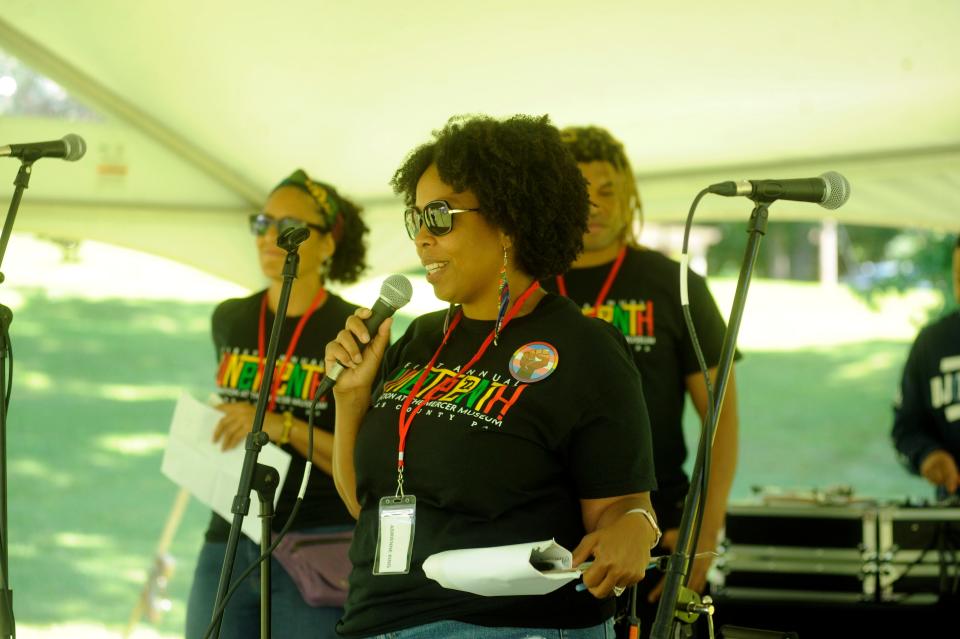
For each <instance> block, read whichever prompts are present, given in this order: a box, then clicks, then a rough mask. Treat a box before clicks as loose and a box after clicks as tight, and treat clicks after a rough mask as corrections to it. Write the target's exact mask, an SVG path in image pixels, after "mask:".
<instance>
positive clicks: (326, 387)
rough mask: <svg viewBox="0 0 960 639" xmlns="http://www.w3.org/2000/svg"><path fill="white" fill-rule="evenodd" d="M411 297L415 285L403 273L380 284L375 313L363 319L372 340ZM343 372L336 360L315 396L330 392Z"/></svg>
mask: <svg viewBox="0 0 960 639" xmlns="http://www.w3.org/2000/svg"><path fill="white" fill-rule="evenodd" d="M411 297H413V286H412V285H411V284H410V280H408V279H407V278H406V277H404V276H403V275H400V274H399V273H395V274H393V275H391V276H390V277H388V278H387V279H385V280H384V281H383V284H381V285H380V297H379V298H378V299H377V301H376V302H374V304H373V308H371V309H370V310H371V311H373V313H372V314H371V315H370V317H368V318H367V319H365V320H364V321H363V325H364V326H366V327H367V330H368V331H369V332H370V339H371V340H372V339H373V337H374V336H375V335H376V334H377V329H379V328H380V325H381V324H383V321H384V320H385V319H387V318H388V317H392V316H393V314H394V313H396V312H397V309H399V308H402V307H403V306H405V305H406V304H407V302H409V301H410V298H411ZM342 372H343V365H342V364H341V363H340V362H335V363H334V365H333V366H331V367H330V368H329V369H328V370H327V372H326V375H325V376H324V378H323V381H321V382H320V384H319V386H317V392H316V393H315V394H314V397H315V398H316V397H323V396H324V395H325V394H326V393H327V392H329V391H330V389H331V388H333V386H334V384H336V383H337V378H338V377H340V373H342Z"/></svg>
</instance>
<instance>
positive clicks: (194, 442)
mask: <svg viewBox="0 0 960 639" xmlns="http://www.w3.org/2000/svg"><path fill="white" fill-rule="evenodd" d="M222 417H223V413H222V412H220V411H218V410H217V409H215V408H213V407H211V406H208V405H206V404H204V403H202V402H199V401H197V400H196V399H194V398H193V397H191V396H190V395H188V394H186V393H184V394H182V395H181V396H180V399H178V400H177V406H176V408H175V409H174V411H173V420H172V421H171V422H170V436H169V438H168V439H167V450H166V452H164V455H163V465H162V466H161V467H160V470H161V471H162V472H163V474H164V475H166V476H167V477H169V478H170V479H171V480H173V481H174V483H176V484H177V485H179V486H182V487H183V488H186V489H187V490H188V491H190V494H191V495H193V496H194V497H196V498H197V499H199V500H200V501H201V502H203V503H204V504H206V505H207V506H209V507H210V508H211V509H213V511H214V512H216V513H217V514H219V515H220V516H221V517H223V518H225V519H226V520H227V521H233V513H232V512H230V509H231V508H232V507H233V498H234V497H235V496H236V494H237V487H238V486H239V485H240V471H241V470H243V458H244V456H245V455H246V452H247V451H246V450H245V449H244V447H243V446H242V445H240V446H236V447H235V448H232V449H231V450H228V451H225V452H224V451H222V450H220V444H219V443H216V444H214V443H213V441H212V439H213V430H214V428H215V427H216V425H217V422H219V421H220V419H221V418H222ZM257 461H258V462H259V463H261V464H263V465H265V466H272V467H274V468H276V469H277V472H279V473H280V483H279V486H283V482H284V480H285V479H286V477H287V470H289V468H290V461H291V458H290V453H288V452H286V451H285V450H283V449H282V448H280V447H279V446H275V445H273V444H267V445H266V446H264V447H263V448H262V449H261V450H260V455H259V456H258V458H257ZM279 497H280V490H279V489H278V490H277V491H276V493H275V494H274V497H273V505H274V506H276V505H277V499H279ZM259 514H260V501H259V499H258V498H257V494H256V492H254V491H251V492H250V511H249V512H248V513H247V516H246V517H244V518H243V525H242V528H241V530H242V531H243V532H244V534H246V535H247V536H248V537H249V538H250V539H252V540H253V541H254V542H255V543H257V544H259V543H260V527H261V522H260V517H259V516H258V515H259Z"/></svg>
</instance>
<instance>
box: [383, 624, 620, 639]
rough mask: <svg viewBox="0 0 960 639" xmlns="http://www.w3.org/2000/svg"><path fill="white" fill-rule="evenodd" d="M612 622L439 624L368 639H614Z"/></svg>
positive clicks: (406, 629) (425, 625)
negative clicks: (534, 625) (575, 625)
mask: <svg viewBox="0 0 960 639" xmlns="http://www.w3.org/2000/svg"><path fill="white" fill-rule="evenodd" d="M614 636H615V635H614V631H613V619H607V621H606V622H604V623H602V624H600V625H597V626H590V627H589V628H573V629H569V630H565V629H557V628H488V627H486V626H476V625H473V624H470V623H463V622H462V621H436V622H434V623H428V624H424V625H422V626H415V627H413V628H405V629H403V630H397V631H396V632H388V633H386V634H382V635H376V636H374V637H370V638H369V639H613V638H614Z"/></svg>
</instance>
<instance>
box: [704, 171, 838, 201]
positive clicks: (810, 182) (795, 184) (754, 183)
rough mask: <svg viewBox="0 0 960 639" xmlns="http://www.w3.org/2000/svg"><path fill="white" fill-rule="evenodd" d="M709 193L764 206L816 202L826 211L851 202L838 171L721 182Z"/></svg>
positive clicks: (710, 187)
mask: <svg viewBox="0 0 960 639" xmlns="http://www.w3.org/2000/svg"><path fill="white" fill-rule="evenodd" d="M707 191H708V192H710V193H714V194H716V195H724V196H727V197H734V196H737V195H744V196H746V197H748V198H750V199H751V200H757V201H762V202H773V201H774V200H794V201H797V202H815V203H816V204H819V205H820V206H822V207H823V208H825V209H836V208H840V207H841V206H843V204H844V203H845V202H846V201H847V200H848V199H850V183H849V182H847V178H845V177H843V176H842V175H840V174H839V173H837V172H836V171H827V172H826V173H824V174H822V175H821V176H820V177H815V178H800V179H793V180H740V181H739V182H719V183H717V184H711V185H710V186H708V187H707Z"/></svg>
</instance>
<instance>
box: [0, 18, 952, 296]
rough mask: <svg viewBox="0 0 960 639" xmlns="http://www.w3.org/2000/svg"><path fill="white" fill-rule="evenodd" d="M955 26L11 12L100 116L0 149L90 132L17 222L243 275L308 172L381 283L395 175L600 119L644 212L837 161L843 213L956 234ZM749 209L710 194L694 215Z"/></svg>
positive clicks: (32, 62)
mask: <svg viewBox="0 0 960 639" xmlns="http://www.w3.org/2000/svg"><path fill="white" fill-rule="evenodd" d="M958 25H960V3H957V2H955V1H954V0H919V1H913V2H906V1H902V2H896V1H877V2H865V1H856V2H854V1H851V2H835V1H827V0H811V2H806V3H803V4H802V5H797V4H796V3H786V2H767V3H756V2H743V1H732V2H724V3H715V2H707V1H705V0H697V1H695V2H688V3H682V4H673V5H671V4H668V3H647V2H637V1H636V0H633V1H609V2H597V3H592V4H588V3H583V2H565V1H563V0H554V1H552V2H547V1H544V0H531V1H530V2H525V3H517V2H505V1H501V0H496V1H493V2H486V3H482V4H481V3H457V2H451V1H450V0H445V1H440V0H425V1H423V2H416V3H391V2H385V1H379V2H378V1H373V0H358V1H355V2H351V3H333V2H323V1H317V0H312V1H311V0H286V1H284V2H281V3H263V2H239V1H236V0H234V1H227V0H213V1H211V0H205V1H203V2H197V1H196V0H192V1H188V0H170V1H167V2H125V1H123V0H45V1H44V2H33V1H31V0H3V11H2V13H0V49H3V50H4V51H6V52H7V53H9V54H11V55H13V56H16V57H17V58H19V59H20V60H21V61H23V62H24V63H25V64H27V65H29V66H30V67H32V68H33V69H35V70H36V71H38V72H40V73H43V74H45V75H46V76H48V77H49V78H51V79H53V80H54V81H56V82H57V83H59V84H60V85H61V86H62V87H64V88H65V89H66V90H67V91H68V92H70V93H71V94H72V95H73V96H75V97H76V98H77V99H79V100H81V101H82V102H84V103H86V104H88V105H89V106H91V107H93V108H94V109H96V110H97V111H99V112H100V113H102V114H103V115H104V116H105V121H104V122H103V123H74V122H71V123H66V122H63V121H56V120H44V119H35V118H34V119H31V118H3V119H0V144H7V143H11V142H26V141H35V140H44V139H51V138H58V137H61V136H62V135H63V134H64V133H67V132H69V131H74V132H76V133H79V134H80V135H82V136H83V137H84V138H85V139H86V140H87V143H88V145H89V150H88V155H87V157H86V158H84V159H83V160H82V161H81V162H79V163H77V164H68V163H64V162H59V161H55V160H44V161H43V162H42V163H38V164H37V166H36V167H35V171H34V177H33V180H32V182H31V186H30V190H29V192H28V193H27V195H26V196H25V198H24V204H23V206H22V209H21V216H20V217H19V218H18V221H17V225H16V228H17V230H34V231H38V232H44V233H49V234H56V235H58V236H61V237H77V238H90V239H100V240H106V241H111V242H115V243H118V244H121V245H125V246H129V247H132V248H138V249H142V250H147V251H150V252H154V253H157V254H160V255H165V256H168V257H173V258H175V259H178V260H181V261H184V262H187V263H191V264H194V265H197V266H200V267H202V268H205V269H206V270H209V271H211V272H214V273H217V274H219V275H222V276H226V277H229V278H231V279H234V280H235V281H238V282H242V283H247V284H252V283H253V282H255V281H257V280H258V278H259V276H258V273H257V272H256V264H255V260H253V259H252V255H251V254H250V253H248V252H247V249H249V250H252V249H251V243H250V241H249V238H248V237H246V235H245V234H246V231H245V228H244V220H243V216H244V215H245V214H246V213H248V212H250V211H251V210H252V209H253V208H255V207H256V206H258V205H259V203H260V202H261V200H262V199H263V197H264V195H265V194H266V192H267V190H268V189H269V187H270V186H271V185H272V184H274V183H275V182H276V181H278V180H279V178H281V177H282V176H284V175H286V174H287V173H288V172H289V171H290V170H291V169H293V168H295V167H298V166H302V167H303V168H305V169H307V170H308V171H309V172H310V173H311V174H313V175H314V176H316V177H318V178H319V179H323V180H326V181H329V182H331V183H333V184H335V185H337V186H338V188H340V189H341V190H342V191H343V192H344V193H346V194H348V195H350V196H352V197H354V198H355V199H357V200H359V201H361V202H365V203H367V206H368V210H369V217H370V221H371V225H372V226H373V227H374V235H373V240H372V243H373V263H374V270H375V271H376V272H384V271H386V270H394V269H397V268H401V267H403V266H405V265H410V264H412V263H414V262H415V255H414V254H413V251H412V250H409V247H407V246H406V240H405V239H404V238H405V236H404V234H403V231H402V228H401V226H400V223H399V219H398V213H397V208H398V206H397V203H396V202H395V201H394V199H393V197H392V195H391V193H390V191H389V187H388V185H387V182H388V180H389V178H390V176H391V174H392V172H393V170H394V169H395V168H396V166H397V165H398V164H399V163H400V161H401V160H402V159H403V157H404V155H405V154H406V153H407V152H408V151H409V150H411V149H412V148H413V147H414V146H416V145H417V144H419V143H421V142H423V141H426V140H427V139H428V137H429V134H430V131H431V130H433V129H436V128H438V127H440V126H441V125H442V124H443V123H444V122H445V121H446V120H447V118H448V117H450V116H451V115H454V114H462V113H487V114H492V115H498V116H499V115H509V114H513V113H533V114H541V113H548V114H550V116H551V118H552V119H553V121H554V122H555V123H556V124H558V125H561V126H562V125H568V124H599V125H601V126H605V127H607V128H609V129H610V130H611V131H612V132H613V133H614V134H615V135H616V136H618V137H619V138H621V139H622V140H623V141H624V142H625V144H626V147H627V150H628V152H629V153H630V155H631V159H632V161H633V164H634V168H635V169H636V170H637V171H638V176H637V177H638V180H639V184H640V188H641V194H642V196H643V198H644V202H645V211H646V216H647V219H648V220H656V221H674V222H678V223H679V222H680V221H682V219H683V216H684V215H685V213H686V210H687V208H688V206H689V203H690V201H691V200H692V199H693V196H694V195H695V194H696V193H697V192H698V191H699V190H700V189H701V188H702V187H704V186H706V185H707V184H710V183H712V182H716V181H721V180H727V179H740V178H765V177H809V176H814V175H817V174H819V173H822V172H823V171H825V170H828V169H832V170H837V171H840V172H841V173H843V174H844V175H846V177H847V178H848V179H849V181H850V182H851V184H852V191H853V196H852V197H851V199H850V201H849V202H848V203H847V205H846V206H845V207H844V208H842V209H840V211H839V212H838V213H839V218H840V219H841V221H844V222H848V223H852V224H878V225H893V226H921V227H927V228H936V229H947V230H956V229H958V228H960V44H958V38H957V34H956V30H957V27H958ZM118 166H119V167H121V168H122V170H121V171H119V172H118V171H116V168H117V167H118ZM7 172H8V175H9V178H8V179H5V178H3V177H2V176H0V197H4V196H5V199H4V200H3V201H4V204H5V202H6V201H7V200H8V199H9V194H10V192H11V191H12V186H11V185H10V183H11V182H12V179H13V177H14V175H15V173H16V166H15V165H14V164H13V163H11V164H10V165H8V168H7ZM749 210H750V205H749V203H748V202H745V201H742V200H733V199H731V200H720V199H708V200H705V202H704V204H702V205H701V211H702V213H701V216H700V218H698V219H701V220H706V219H746V217H747V215H748V213H749ZM772 211H773V213H772V216H773V217H772V219H774V220H775V219H816V218H818V217H820V216H822V215H824V214H826V211H825V210H824V209H821V208H820V207H817V206H815V205H810V204H795V203H788V202H781V203H778V204H777V205H776V206H775V208H774V209H772Z"/></svg>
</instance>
